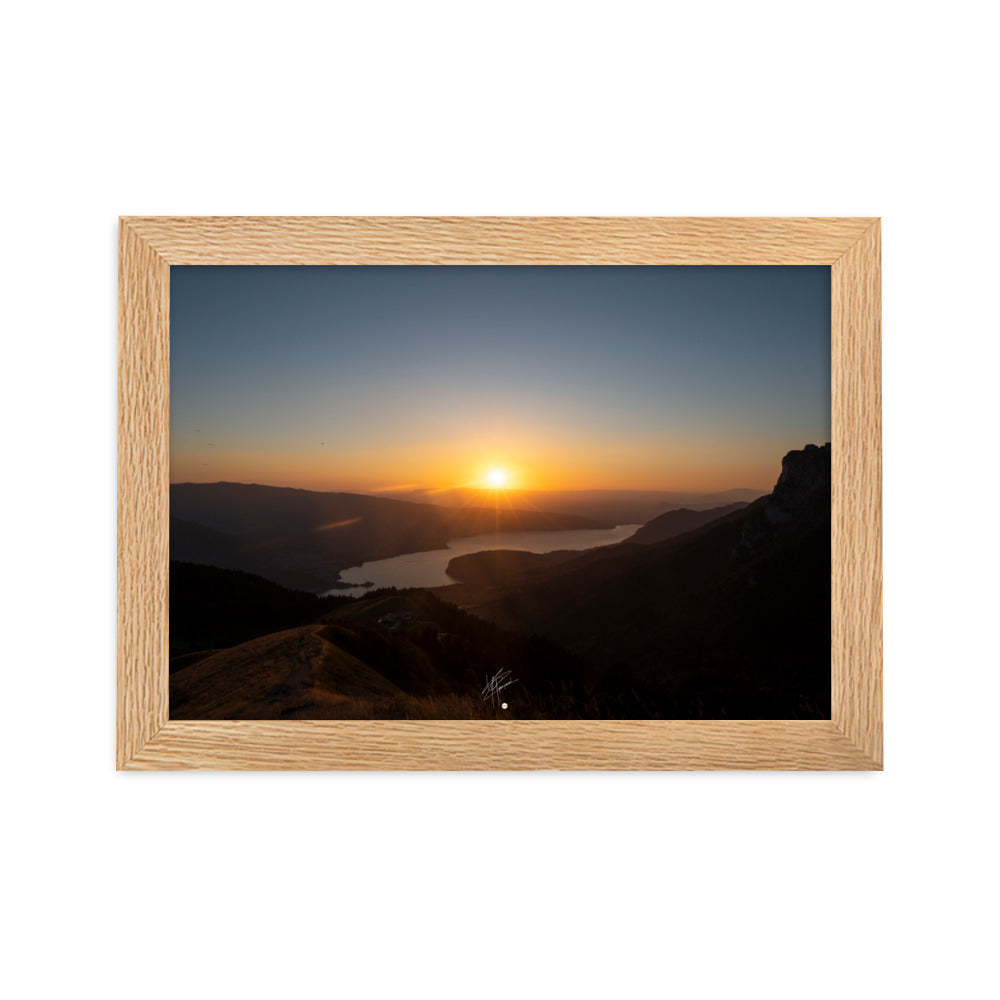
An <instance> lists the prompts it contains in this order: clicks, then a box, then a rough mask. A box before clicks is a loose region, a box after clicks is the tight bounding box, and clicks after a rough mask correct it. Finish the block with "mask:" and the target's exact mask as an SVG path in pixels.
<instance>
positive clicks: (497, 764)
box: [127, 720, 877, 771]
mask: <svg viewBox="0 0 1000 1000" xmlns="http://www.w3.org/2000/svg"><path fill="white" fill-rule="evenodd" d="M127 766H128V768H129V769H131V770H146V769H153V770H161V769H163V768H171V769H177V768H190V767H197V768H212V769H239V770H243V769H248V770H329V769H339V770H394V771H411V770H444V771H468V770H485V769H500V770H511V771H521V770H538V769H543V770H617V771H624V770H640V771H644V770H645V771H652V770H657V771H659V770H694V769H697V770H830V769H843V770H872V769H875V768H876V767H877V765H876V764H875V762H874V761H872V760H871V758H870V757H869V756H867V755H866V754H865V753H863V752H862V751H861V750H859V749H858V747H857V746H855V745H854V743H852V742H851V740H849V739H848V738H847V737H846V736H845V735H844V734H843V733H841V732H840V730H839V729H838V728H837V727H836V726H835V725H834V724H833V723H832V722H823V721H818V722H816V721H814V722H786V721H783V722H752V721H751V722H697V721H695V722H690V721H678V722H639V721H629V722H528V721H510V722H505V721H497V722H493V721H489V720H482V721H476V722H426V721H421V722H353V721H352V722H177V721H172V722H168V723H167V724H166V725H165V726H164V727H163V728H162V729H161V730H160V731H159V732H158V733H157V734H156V735H155V736H154V737H153V739H152V740H151V741H150V742H149V743H147V744H146V746H145V747H144V748H143V749H142V750H141V751H139V753H138V754H136V756H135V757H133V758H132V759H131V760H130V761H129V763H128V765H127Z"/></svg>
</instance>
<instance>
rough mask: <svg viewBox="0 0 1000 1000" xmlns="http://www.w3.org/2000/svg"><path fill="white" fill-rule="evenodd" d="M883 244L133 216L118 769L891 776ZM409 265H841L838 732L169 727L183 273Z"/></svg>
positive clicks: (805, 236)
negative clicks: (884, 585) (885, 754)
mask: <svg viewBox="0 0 1000 1000" xmlns="http://www.w3.org/2000/svg"><path fill="white" fill-rule="evenodd" d="M879 253H880V243H879V224H878V220H876V219H867V218H865V219H651V218H638V219H625V218H600V219H597V218H590V219H587V218H581V219H567V218H555V219H532V218H478V219H477V218H455V219H419V218H402V219H400V218H332V219H330V218H257V219H254V218H126V219H122V220H121V240H120V258H119V326H120V356H119V508H118V539H119V543H118V755H117V762H118V767H119V768H120V769H127V770H162V769H177V768H219V769H254V770H261V769H312V770H316V769H343V770H357V769H390V770H431V769H443V770H464V769H487V768H489V769H510V770H521V769H536V768H542V769H657V770H659V769H671V770H676V769H719V768H726V769H816V770H820V769H823V770H831V769H837V770H878V769H881V767H882V636H881V580H882V577H881V572H882V570H881V365H880V351H881V346H880V308H881V301H880V260H879ZM398 263H425V264H490V263H506V264H514V263H518V264H547V263H550V264H556V263H558V264H598V263H602V264H609V263H610V264H826V265H831V294H832V316H831V323H832V350H833V359H832V360H833V364H832V371H833V376H832V379H833V384H832V400H833V472H834V479H833V529H832V537H831V545H832V555H833V602H832V603H833V607H832V618H833V620H832V634H833V650H832V696H833V712H832V719H831V721H829V722H789V721H748V722H699V721H674V722H651V721H646V722H637V721H629V722H624V721H623V722H527V721H514V720H511V721H498V722H490V721H485V720H484V721H476V722H452V721H448V722H445V721H441V722H428V721H420V722H374V721H373V722H356V721H345V722H208V721H206V722H180V721H168V719H167V715H168V713H167V707H168V706H167V699H168V629H167V571H168V559H169V554H168V551H169V550H168V529H169V510H168V493H169V450H168V432H169V424H168V417H169V346H170V345H169V267H170V265H171V264H261V265H262V264H345V265H349V264H398Z"/></svg>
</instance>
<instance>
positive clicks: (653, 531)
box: [625, 501, 747, 545]
mask: <svg viewBox="0 0 1000 1000" xmlns="http://www.w3.org/2000/svg"><path fill="white" fill-rule="evenodd" d="M746 506H747V503H746V501H740V502H738V503H730V504H726V505H725V506H724V507H710V508H708V509H707V510H689V509H688V508H687V507H681V508H679V509H678V510H670V511H667V513H666V514H660V516H659V517H654V518H653V520H652V521H650V522H649V523H648V524H644V525H643V526H642V527H641V528H640V529H639V530H638V531H637V532H636V533H635V534H634V535H632V536H631V537H629V538H627V539H625V541H627V542H640V543H641V544H643V545H651V544H653V543H654V542H664V541H666V540H667V539H668V538H674V537H676V536H677V535H683V534H684V533H685V532H687V531H693V530H694V529H695V528H700V527H701V526H702V525H703V524H708V523H709V522H710V521H715V520H718V518H720V517H725V515H726V514H732V513H733V512H734V511H737V510H742V509H743V508H744V507H746Z"/></svg>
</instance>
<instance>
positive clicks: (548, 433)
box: [170, 266, 830, 492]
mask: <svg viewBox="0 0 1000 1000" xmlns="http://www.w3.org/2000/svg"><path fill="white" fill-rule="evenodd" d="M170 285H171V288H170V296H171V301H170V323H171V327H170V339H171V373H170V380H171V421H170V426H171V438H170V461H171V481H172V482H217V481H219V480H231V481H237V482H256V483H268V484H272V485H279V486H299V487H303V488H306V489H327V490H340V489H343V490H354V491H358V492H365V491H376V490H385V489H394V488H400V489H401V488H406V487H428V488H449V487H453V486H467V485H482V484H483V480H484V477H485V475H486V473H487V471H488V470H489V469H490V468H493V467H499V468H503V469H505V470H506V471H507V472H508V474H509V477H510V485H511V487H513V488H518V487H521V488H525V489H654V490H716V489H727V488H731V487H760V488H762V489H764V488H767V489H769V488H770V487H771V486H773V484H774V481H775V479H776V478H777V475H778V472H779V471H780V461H781V457H782V455H783V454H784V453H785V452H787V451H789V450H790V449H792V448H801V447H802V446H803V445H805V444H808V443H814V444H822V443H823V442H825V441H828V440H829V439H830V269H829V268H828V267H626V266H617V267H476V266H470V267H178V266H175V267H172V268H171V269H170Z"/></svg>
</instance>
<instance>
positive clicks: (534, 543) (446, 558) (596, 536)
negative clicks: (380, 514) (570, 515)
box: [327, 524, 641, 597]
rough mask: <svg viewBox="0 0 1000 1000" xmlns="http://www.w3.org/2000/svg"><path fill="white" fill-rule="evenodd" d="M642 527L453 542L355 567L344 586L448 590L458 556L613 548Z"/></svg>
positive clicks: (355, 591) (505, 534)
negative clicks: (450, 569) (498, 551)
mask: <svg viewBox="0 0 1000 1000" xmlns="http://www.w3.org/2000/svg"><path fill="white" fill-rule="evenodd" d="M640 527H641V525H638V524H620V525H618V527H617V528H598V529H586V530H579V531H502V532H500V534H496V533H495V532H494V533H493V534H489V535H473V536H471V537H470V538H453V539H452V540H451V541H450V542H449V543H448V547H447V548H445V549H432V550H431V551H429V552H411V553H409V554H407V555H405V556H394V557H393V558H392V559H379V560H377V561H376V562H367V563H364V564H363V565H361V566H352V567H351V568H350V569H345V570H343V571H342V572H341V574H340V579H341V582H343V583H354V584H361V583H366V582H368V581H371V583H372V584H373V585H374V586H375V587H446V586H448V584H451V583H457V582H458V581H457V580H453V579H452V578H451V577H450V576H448V574H447V573H445V568H446V567H447V565H448V563H449V562H450V561H451V560H452V559H454V558H455V556H464V555H468V554H469V553H471V552H486V551H488V550H489V549H515V550H517V551H520V552H555V551H557V550H559V549H572V550H575V551H579V550H582V549H593V548H596V547H597V546H598V545H613V544H614V543H615V542H621V541H624V540H625V539H626V538H628V537H629V536H631V535H634V534H635V532H636V531H637V530H638V529H639V528H640ZM369 589H371V588H368V587H361V586H355V587H351V588H350V589H349V590H348V589H346V588H345V589H339V588H338V589H336V590H330V591H327V593H329V594H335V595H336V594H342V595H350V596H351V597H362V596H363V595H364V594H365V593H366V592H367V591H368V590H369Z"/></svg>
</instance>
